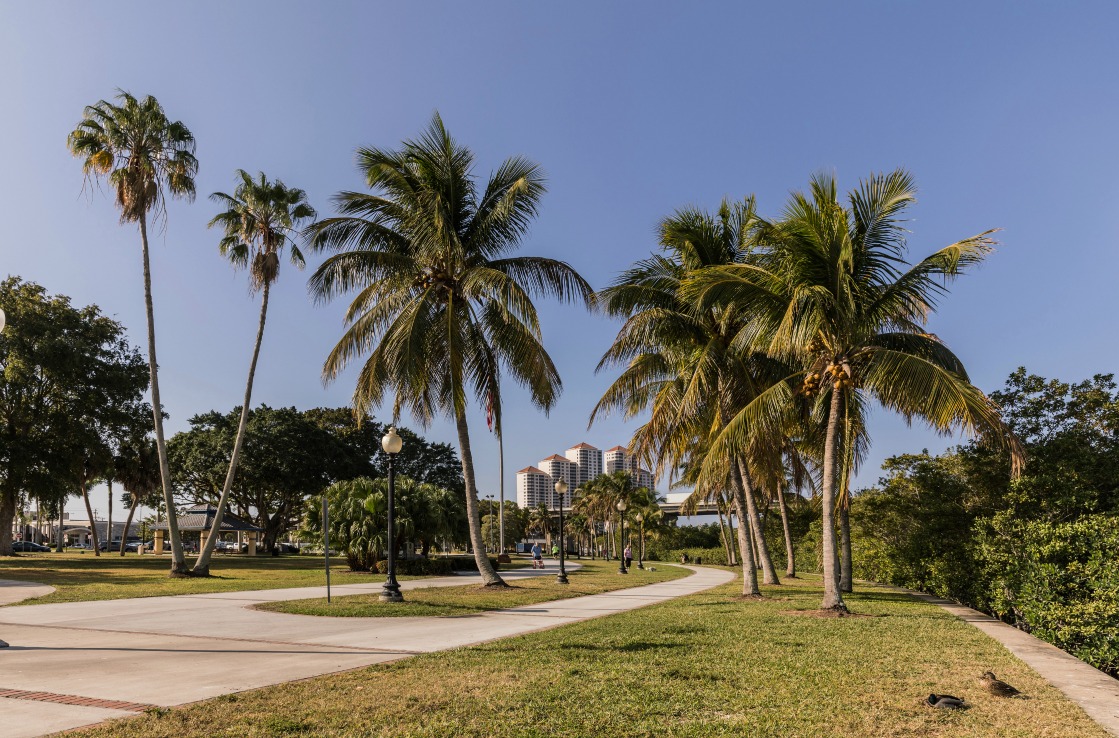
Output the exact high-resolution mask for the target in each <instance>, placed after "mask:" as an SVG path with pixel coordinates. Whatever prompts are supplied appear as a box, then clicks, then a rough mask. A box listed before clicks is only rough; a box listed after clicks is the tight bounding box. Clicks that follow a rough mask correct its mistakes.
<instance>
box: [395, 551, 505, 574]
mask: <svg viewBox="0 0 1119 738" xmlns="http://www.w3.org/2000/svg"><path fill="white" fill-rule="evenodd" d="M490 564H492V565H493V568H494V569H497V568H498V563H497V560H496V559H490ZM388 570H389V562H388V561H385V560H384V559H381V560H380V561H378V562H377V572H378V573H379V574H387V573H388ZM456 571H478V563H477V562H476V561H474V557H473V556H452V557H450V558H434V559H424V558H418V559H397V561H396V573H397V574H400V575H401V576H410V577H425V576H443V577H445V576H449V575H451V574H454V573H455V572H456Z"/></svg>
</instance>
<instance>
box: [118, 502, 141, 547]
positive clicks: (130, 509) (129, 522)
mask: <svg viewBox="0 0 1119 738" xmlns="http://www.w3.org/2000/svg"><path fill="white" fill-rule="evenodd" d="M138 506H139V503H138V501H137V499H136V495H132V504H131V505H130V506H129V507H128V518H127V519H126V520H125V521H124V535H122V536H121V537H120V555H121V556H124V543H125V541H127V540H128V529H129V528H131V527H132V516H133V515H135V514H136V508H137V507H138ZM143 542H144V541H143V539H140V543H141V545H142V544H143Z"/></svg>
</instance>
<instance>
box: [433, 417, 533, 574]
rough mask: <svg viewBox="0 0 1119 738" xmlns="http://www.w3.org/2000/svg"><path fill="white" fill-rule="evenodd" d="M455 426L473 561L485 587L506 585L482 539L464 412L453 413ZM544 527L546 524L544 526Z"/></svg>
mask: <svg viewBox="0 0 1119 738" xmlns="http://www.w3.org/2000/svg"><path fill="white" fill-rule="evenodd" d="M455 415H456V417H455V426H456V428H457V430H458V444H459V453H460V454H461V455H462V479H463V482H465V486H466V517H467V520H468V522H469V526H470V546H471V548H473V549H474V561H475V563H477V565H478V573H479V574H481V575H482V585H483V586H485V587H490V586H496V587H507V586H508V585H507V584H506V583H505V580H504V579H502V578H501V577H500V576H499V575H498V573H497V572H496V571H494V568H493V566H491V565H490V557H489V556H487V555H486V544H485V542H484V541H483V540H482V518H481V515H480V513H481V510H480V509H479V508H480V507H481V506H480V505H479V503H478V487H477V486H476V485H475V483H474V456H473V455H472V454H471V452H470V431H469V429H468V428H467V427H466V413H465V412H456V413H455ZM545 529H546V526H545Z"/></svg>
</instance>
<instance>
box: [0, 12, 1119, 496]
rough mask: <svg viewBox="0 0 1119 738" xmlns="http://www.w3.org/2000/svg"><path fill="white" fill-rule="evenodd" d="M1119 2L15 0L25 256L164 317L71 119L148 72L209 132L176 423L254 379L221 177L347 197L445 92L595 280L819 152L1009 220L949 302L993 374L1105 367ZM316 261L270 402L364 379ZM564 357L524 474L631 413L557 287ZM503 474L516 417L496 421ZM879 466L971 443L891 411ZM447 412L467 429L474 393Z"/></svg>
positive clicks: (165, 324)
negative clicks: (346, 353) (227, 243)
mask: <svg viewBox="0 0 1119 738" xmlns="http://www.w3.org/2000/svg"><path fill="white" fill-rule="evenodd" d="M1117 21H1119V10H1117V6H1115V5H1114V4H1110V3H1069V4H1063V3H1062V4H1056V3H1038V2H999V3H974V2H967V3H950V2H937V3H931V2H930V3H924V4H918V3H887V2H850V3H842V4H840V3H809V2H791V3H770V4H765V5H762V4H746V3H737V2H727V3H719V2H705V3H684V2H680V3H663V2H611V3H592V2H576V3H521V2H480V3H452V2H408V3H403V2H400V3H374V2H363V3H343V2H321V3H306V2H300V3H296V2H256V1H255V0H253V1H250V0H242V1H241V2H236V3H230V2H221V3H219V2H191V3H155V2H136V3H132V2H114V1H112V0H102V2H98V3H81V4H79V3H65V4H64V3H43V2H30V1H29V2H14V1H12V0H0V99H3V100H4V101H5V112H4V114H3V115H2V116H0V140H2V141H4V142H5V144H6V145H5V156H4V163H3V165H2V166H0V202H2V203H4V205H5V209H6V211H7V221H6V223H5V228H4V230H3V233H2V234H0V274H18V275H20V276H22V277H23V278H25V279H28V280H33V281H36V282H39V283H41V284H43V285H44V286H46V287H47V288H48V289H49V290H50V291H52V292H58V293H64V294H67V295H70V296H71V297H72V298H73V299H74V300H75V301H76V302H78V303H82V304H87V303H97V304H98V305H100V306H101V307H102V309H103V310H104V311H105V312H107V313H109V314H111V315H113V316H115V317H116V318H117V319H119V320H120V321H122V322H123V323H124V324H126V325H127V326H128V328H129V332H130V335H131V336H132V338H133V341H134V342H135V343H136V344H137V345H140V346H142V345H143V340H144V320H143V290H142V283H141V274H140V258H139V238H138V234H137V233H136V232H135V230H134V229H133V228H131V227H128V228H124V227H121V226H119V225H118V222H117V212H116V210H115V209H114V207H113V204H112V201H111V198H110V197H109V196H108V195H107V194H106V193H104V192H98V191H93V192H92V193H91V192H90V191H89V190H87V191H86V192H85V193H84V194H83V191H82V175H81V171H80V164H79V162H78V161H76V160H74V159H72V158H71V157H70V156H69V154H68V152H67V150H66V146H65V139H66V134H67V133H68V132H69V131H70V130H71V129H72V128H73V126H74V124H75V123H77V121H78V120H79V118H80V116H81V112H82V107H83V106H84V105H87V104H90V103H93V102H95V101H97V100H98V99H100V98H103V97H108V96H110V95H112V94H113V92H114V90H115V89H116V88H118V87H120V88H123V89H127V90H130V91H131V92H133V93H135V94H138V95H140V94H153V95H155V96H156V97H157V98H159V100H160V101H161V102H162V103H163V105H164V107H165V108H166V110H167V112H168V114H169V115H170V116H172V117H173V118H177V119H181V120H182V121H183V122H184V123H186V124H187V125H188V126H189V127H190V128H191V130H192V131H193V132H194V134H195V136H196V137H197V140H198V157H199V159H200V162H201V166H200V172H199V176H198V180H197V181H198V191H199V193H200V197H199V199H198V201H196V202H195V203H193V204H186V203H175V204H173V205H172V206H171V207H170V208H169V213H168V220H167V226H166V229H165V230H164V231H162V232H160V233H158V234H157V235H156V237H155V238H154V241H153V271H154V280H155V300H156V320H157V331H158V338H157V340H158V348H159V355H160V362H161V365H162V369H161V375H160V378H161V388H162V391H163V394H164V401H165V404H166V409H167V410H168V411H169V413H170V414H171V419H170V421H169V424H168V427H169V430H170V431H172V432H173V431H177V430H181V429H183V428H185V427H186V423H187V419H188V418H189V417H190V416H191V415H193V414H194V413H198V412H202V411H206V410H209V409H212V408H217V409H230V408H232V407H233V406H235V405H236V404H238V403H239V402H240V398H241V394H242V391H243V389H242V388H243V382H244V377H245V372H246V369H247V364H248V358H249V350H250V342H251V340H252V337H253V331H254V328H255V323H256V318H257V309H258V306H257V303H256V301H255V299H254V298H252V297H250V296H249V294H248V291H247V288H246V280H245V276H244V274H234V273H233V272H232V271H231V270H230V268H229V267H228V266H226V265H225V264H224V263H223V262H222V261H221V260H220V258H219V256H218V253H217V240H218V234H217V233H216V232H214V231H208V230H207V229H206V227H205V225H206V222H207V221H208V220H209V218H210V217H212V215H213V214H214V212H215V207H214V205H213V204H212V203H210V202H209V201H207V200H206V198H205V196H206V195H208V194H209V193H210V192H213V191H215V190H228V189H230V188H232V187H233V185H234V181H233V172H234V170H235V169H236V168H244V169H247V170H249V171H257V170H263V171H265V172H266V173H267V174H268V175H269V176H271V177H279V178H281V179H283V180H284V181H285V182H287V183H288V184H289V185H294V186H298V187H302V188H303V189H305V190H307V192H308V193H309V195H310V197H311V200H312V202H313V203H314V204H315V206H316V207H317V208H318V209H319V210H320V212H321V213H323V214H329V213H331V212H332V209H331V205H330V201H329V198H330V196H331V195H332V194H333V193H335V192H336V191H338V190H341V189H347V188H359V187H360V186H361V181H360V179H359V177H358V176H357V174H356V170H355V168H354V164H353V152H354V149H355V148H356V147H357V146H360V145H375V146H380V147H394V146H396V145H397V144H398V143H399V142H400V141H401V140H402V139H403V138H407V137H409V136H413V135H415V134H417V133H418V132H419V131H420V130H421V129H422V128H423V127H424V126H425V124H426V123H427V122H428V120H429V118H430V116H431V113H432V111H434V110H436V109H438V110H439V111H440V113H441V114H442V115H443V117H444V120H445V122H446V124H447V126H448V127H449V129H450V130H451V132H452V133H453V134H454V135H455V136H456V137H457V138H458V139H459V140H461V141H462V142H463V143H465V144H467V145H469V146H470V147H471V148H472V149H473V150H474V151H475V153H476V155H477V161H478V174H479V175H480V176H483V177H484V176H485V175H487V174H488V173H489V171H490V170H492V169H494V168H496V166H498V164H499V163H500V162H501V160H502V159H503V158H504V157H506V156H509V155H513V154H524V155H526V156H528V157H530V158H532V159H534V160H536V161H538V162H539V163H540V164H541V165H542V166H543V167H544V169H545V170H546V172H547V173H548V180H549V194H548V195H547V196H546V197H545V199H544V201H543V208H542V212H541V215H540V218H539V219H538V221H537V222H536V224H535V226H534V228H533V230H532V233H531V235H530V237H529V238H528V239H527V241H526V243H525V246H524V250H523V253H528V254H540V255H547V256H552V257H558V258H563V259H566V260H568V261H569V262H570V263H571V264H572V265H574V266H575V267H576V268H577V269H579V270H580V271H581V272H582V273H583V275H584V276H586V277H587V279H588V280H589V281H590V282H591V283H592V284H593V285H594V286H596V287H601V286H604V285H606V284H607V283H608V282H609V281H610V280H611V279H612V278H613V277H614V275H615V274H617V272H618V271H620V270H621V269H623V268H625V267H626V266H628V265H629V264H631V263H632V262H633V261H634V260H636V259H639V258H641V257H643V256H645V255H647V254H648V253H649V252H650V251H651V250H652V249H654V248H655V228H656V224H657V222H658V220H659V219H661V218H663V217H665V216H666V215H669V214H671V212H672V211H673V210H674V209H675V208H678V207H681V206H684V205H699V206H703V207H707V208H711V209H713V208H715V207H716V206H717V204H718V202H719V200H720V199H721V198H723V197H731V198H740V197H743V196H745V195H748V194H750V193H755V194H756V195H757V197H758V201H759V206H760V210H761V211H762V212H763V213H765V214H775V213H776V212H777V211H778V209H779V207H780V205H781V204H782V202H783V201H784V199H785V197H786V195H787V193H788V192H789V191H790V190H792V189H796V188H800V187H803V186H804V185H805V183H806V182H807V180H808V177H809V176H810V175H811V174H812V173H813V172H815V171H820V170H824V171H832V172H835V173H836V174H837V175H838V177H839V179H840V182H841V185H842V186H844V187H845V188H846V187H851V186H854V185H855V184H856V182H857V180H858V178H859V177H862V176H865V175H867V174H869V173H871V172H875V171H882V170H890V169H893V168H894V167H898V166H903V167H906V168H908V169H909V170H911V171H912V172H913V174H914V175H915V177H916V179H917V183H918V185H919V187H920V202H919V204H918V206H917V207H915V208H914V209H913V211H912V214H913V216H914V222H913V223H912V224H911V227H912V230H913V237H912V241H911V245H912V248H913V254H914V256H915V257H919V256H923V255H924V254H925V253H927V252H929V251H932V250H934V249H936V248H939V247H940V246H943V245H945V244H947V243H950V242H952V241H955V240H957V239H959V238H962V237H965V236H969V235H972V234H975V233H977V232H980V231H983V230H985V229H987V228H992V227H999V228H1002V229H1004V230H1003V232H1002V233H1001V234H1000V240H1001V241H1002V246H1001V247H1000V249H999V251H998V252H997V253H996V254H995V255H994V256H993V257H992V258H991V259H990V260H989V261H988V262H987V263H986V264H985V265H984V266H983V267H982V268H980V269H978V270H977V271H976V272H974V273H973V274H971V275H969V276H967V277H966V278H964V279H963V280H962V281H960V282H958V283H957V284H956V285H955V286H954V287H953V289H952V293H951V295H950V297H949V298H948V299H947V300H946V301H945V302H944V304H943V306H942V308H941V310H940V311H939V313H938V314H937V315H936V316H935V318H934V319H933V321H932V323H931V326H932V329H933V331H935V332H936V333H938V334H939V335H940V336H941V337H942V338H943V339H945V341H946V342H947V343H948V345H949V346H951V347H952V348H953V349H954V350H955V351H956V352H957V354H958V355H959V356H960V357H961V358H962V359H963V360H964V363H965V365H966V366H967V367H968V368H969V370H970V372H971V376H972V379H973V381H974V382H975V383H976V384H977V385H979V386H980V387H982V388H984V389H987V390H991V389H996V388H998V387H999V386H1001V385H1002V383H1003V381H1004V379H1005V378H1006V376H1007V374H1008V373H1009V372H1010V371H1012V370H1013V369H1014V368H1015V367H1017V366H1019V365H1025V366H1026V367H1027V368H1028V369H1029V370H1031V371H1033V372H1036V373H1040V374H1043V375H1046V376H1057V377H1061V378H1065V379H1079V378H1083V377H1086V376H1090V375H1092V374H1094V373H1097V372H1108V371H1111V370H1112V369H1113V368H1114V367H1115V365H1116V358H1117V355H1119V347H1117V346H1116V343H1115V342H1114V340H1112V337H1113V335H1114V330H1113V328H1112V326H1113V323H1114V320H1115V314H1116V307H1115V301H1114V299H1113V289H1112V286H1113V282H1114V279H1115V275H1116V273H1117V272H1119V270H1117V268H1116V267H1117V266H1119V251H1117V249H1116V248H1115V244H1116V241H1117V235H1119V233H1117V231H1119V220H1117V219H1116V217H1115V215H1114V213H1115V203H1116V201H1117V200H1119V178H1116V177H1115V174H1114V172H1115V169H1116V165H1115V159H1116V149H1117V145H1116V137H1117V135H1119V102H1117V100H1119V97H1117V96H1116V95H1115V86H1114V72H1115V69H1116V68H1117V61H1119V60H1117V58H1116V57H1117V54H1116V51H1115V49H1116V47H1115V44H1114V40H1113V38H1112V36H1113V32H1114V29H1115V28H1116V27H1119V23H1117ZM314 263H315V261H314V260H312V263H311V264H310V265H309V269H308V272H305V273H299V272H297V271H296V270H295V269H293V268H291V267H290V266H288V265H286V264H285V266H284V268H283V272H282V273H281V277H280V281H279V285H278V289H276V290H275V291H274V293H273V294H274V298H273V301H272V306H271V311H270V316H269V325H268V332H267V334H266V335H265V343H264V348H263V353H262V357H261V364H260V369H259V371H258V375H257V384H256V391H255V393H254V404H258V403H261V402H264V403H268V404H270V405H274V406H281V405H295V406H298V407H300V408H306V407H313V406H320V405H344V404H346V403H347V401H348V399H349V396H350V393H351V391H352V381H353V373H352V372H351V373H350V374H348V375H346V376H345V377H343V378H342V379H341V380H339V381H338V382H336V383H334V384H332V385H331V386H329V387H325V388H324V387H323V385H322V383H321V382H320V379H319V372H320V369H321V364H322V360H323V358H324V357H325V355H326V353H327V351H328V350H329V349H330V347H331V346H332V345H333V342H334V341H335V340H336V339H337V338H338V336H339V335H340V333H341V329H342V323H341V315H342V311H343V308H344V305H343V304H342V303H336V304H331V305H327V306H314V305H312V304H311V303H310V301H309V299H308V297H307V293H306V277H307V273H309V271H310V269H312V268H313V266H314ZM540 307H541V312H542V319H543V327H544V332H545V341H546V346H547V347H548V349H549V351H550V352H551V354H552V356H553V357H554V358H555V360H556V363H557V364H558V366H559V368H560V371H561V374H562V376H563V379H564V383H565V392H564V394H563V397H562V399H561V401H560V403H559V404H558V405H557V407H556V408H555V409H554V410H553V412H552V413H551V415H550V416H549V417H544V416H543V415H541V414H539V413H537V412H535V411H534V410H533V409H532V408H531V406H529V405H528V403H527V402H525V398H524V395H523V394H521V393H520V392H519V391H517V390H510V392H509V394H508V397H507V399H506V407H507V409H506V413H507V419H506V424H507V440H506V473H507V479H506V491H507V494H509V495H511V494H512V493H513V489H514V482H513V476H512V473H513V472H514V471H515V470H517V469H519V468H521V467H523V466H526V465H528V464H534V463H536V461H538V460H539V459H541V458H543V457H545V456H548V455H550V454H551V453H554V452H557V451H559V452H562V450H563V449H565V448H567V447H568V446H571V445H574V444H575V443H578V442H580V441H584V440H585V441H587V442H590V443H592V444H595V445H597V446H599V447H600V448H608V447H610V446H613V445H615V444H617V443H625V442H626V441H627V440H628V437H629V433H630V430H631V428H630V427H628V426H626V425H625V424H623V423H622V422H621V421H620V420H616V419H611V420H608V421H606V422H602V423H599V424H596V425H595V427H594V428H593V429H591V430H589V431H588V430H586V423H587V417H588V414H589V411H590V409H591V408H592V406H593V405H594V403H595V401H596V400H597V398H598V397H599V396H600V395H601V392H602V390H603V389H604V388H605V387H606V385H607V384H608V382H609V381H610V379H611V377H610V376H596V375H595V373H594V366H595V364H596V363H597V360H598V358H599V356H600V355H601V354H602V352H603V350H604V349H605V348H606V346H607V345H608V344H609V343H610V341H611V339H612V337H613V335H614V333H615V331H616V329H617V325H616V324H614V323H612V322H610V321H608V320H606V319H604V318H601V317H597V316H591V315H587V314H586V313H584V312H581V311H580V310H579V309H577V308H574V307H570V306H560V305H556V304H553V303H541V305H540ZM473 427H474V429H475V432H474V436H473V437H474V446H475V459H476V463H477V464H478V467H479V484H480V486H481V488H482V492H483V494H485V493H488V492H491V491H492V492H496V488H497V478H498V475H497V454H496V444H495V443H494V442H493V441H492V438H488V437H487V436H486V434H485V425H484V421H483V420H482V417H481V413H480V412H479V413H477V415H476V418H475V420H474V424H473ZM871 432H872V434H873V449H872V453H871V457H870V460H869V462H868V463H867V465H866V467H865V468H864V470H863V473H862V475H861V476H860V479H859V481H860V483H862V484H868V483H872V482H873V481H874V480H875V479H876V478H877V476H878V467H879V464H880V463H881V460H882V459H883V458H885V457H886V456H889V455H891V454H894V453H900V452H904V451H910V450H919V449H921V448H922V447H928V448H930V450H939V449H941V448H943V447H944V446H945V445H947V444H949V443H952V442H953V441H952V440H951V439H948V440H945V439H942V438H938V437H936V436H935V435H933V434H931V433H929V432H928V431H927V430H925V429H923V428H918V427H914V428H906V426H905V424H904V423H903V422H902V421H900V420H898V419H896V418H892V417H890V416H889V415H887V414H886V413H884V412H879V413H877V414H876V415H875V417H874V418H873V421H872V425H871ZM428 435H429V436H430V437H433V438H435V439H439V440H446V441H451V442H453V441H454V431H453V428H452V427H451V425H450V423H448V422H445V421H443V422H438V423H436V424H435V425H434V426H433V427H432V428H431V429H430V430H429V431H428Z"/></svg>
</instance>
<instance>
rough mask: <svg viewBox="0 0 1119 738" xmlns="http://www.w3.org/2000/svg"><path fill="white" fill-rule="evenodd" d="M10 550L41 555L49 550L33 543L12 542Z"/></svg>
mask: <svg viewBox="0 0 1119 738" xmlns="http://www.w3.org/2000/svg"><path fill="white" fill-rule="evenodd" d="M12 550H13V551H24V552H36V553H43V552H45V551H50V548H49V547H48V546H44V545H42V544H39V543H35V542H34V541H12Z"/></svg>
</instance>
